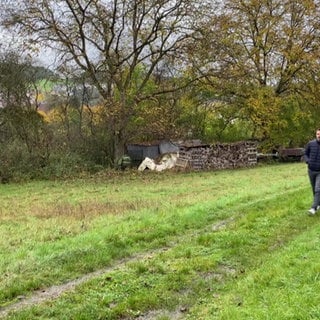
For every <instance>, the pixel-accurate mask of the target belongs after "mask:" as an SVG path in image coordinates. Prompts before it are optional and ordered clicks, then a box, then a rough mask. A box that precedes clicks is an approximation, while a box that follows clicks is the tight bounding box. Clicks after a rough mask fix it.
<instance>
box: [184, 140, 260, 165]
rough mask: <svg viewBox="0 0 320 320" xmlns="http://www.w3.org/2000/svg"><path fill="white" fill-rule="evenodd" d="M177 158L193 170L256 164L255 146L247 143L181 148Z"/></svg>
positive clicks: (252, 143)
mask: <svg viewBox="0 0 320 320" xmlns="http://www.w3.org/2000/svg"><path fill="white" fill-rule="evenodd" d="M179 154H180V155H179V157H181V160H182V159H183V161H184V163H185V167H188V168H190V169H195V170H205V169H232V168H241V167H248V166H251V165H254V164H256V163H257V152H256V144H255V143H254V142H249V141H241V142H236V143H223V144H222V143H217V144H214V145H198V146H192V147H182V148H180V151H179Z"/></svg>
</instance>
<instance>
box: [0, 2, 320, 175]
mask: <svg viewBox="0 0 320 320" xmlns="http://www.w3.org/2000/svg"><path fill="white" fill-rule="evenodd" d="M0 2H1V4H2V8H3V10H2V13H1V14H0V24H1V25H2V27H4V28H6V29H8V30H11V32H14V33H15V34H17V35H18V36H20V37H23V39H24V41H23V45H27V48H28V49H32V50H34V49H35V47H37V46H42V47H48V46H49V47H50V48H54V49H55V50H56V51H55V52H56V54H57V61H59V63H57V65H56V68H55V70H54V71H48V70H46V69H45V68H41V67H35V66H34V63H33V61H32V60H30V59H28V58H25V57H26V55H25V54H23V55H22V54H19V53H18V52H20V51H18V50H15V51H14V52H11V51H10V52H8V51H5V52H2V56H1V61H0V98H1V101H0V103H1V109H0V131H1V132H0V134H1V135H0V140H1V141H0V144H1V150H2V152H1V159H0V161H1V168H0V174H1V176H2V177H4V178H3V179H4V180H7V179H10V177H13V176H19V174H21V175H22V176H24V177H30V178H33V177H34V178H36V177H42V178H43V177H53V176H64V175H69V174H75V173H77V174H78V173H79V172H82V171H84V170H91V171H96V170H100V169H102V168H106V167H108V168H109V167H113V166H114V164H115V163H116V161H117V159H118V158H119V157H121V156H122V155H123V154H124V153H125V146H126V144H127V143H130V142H145V141H153V140H161V139H201V140H202V141H203V142H207V143H214V142H231V141H239V140H247V139H254V140H256V141H259V148H260V149H261V151H270V150H272V149H274V148H277V147H278V146H282V147H288V146H304V144H305V143H306V141H307V140H308V139H310V137H312V135H313V134H314V130H315V128H316V127H318V126H319V123H318V122H319V120H318V119H319V118H318V114H319V103H318V101H319V92H320V90H319V89H320V88H319V81H318V79H319V76H320V65H319V63H318V62H319V56H320V24H319V21H320V13H319V12H320V10H319V1H310V0H308V1H307V0H305V1H299V2H298V3H297V1H292V0H285V1H283V0H281V1H280V0H275V1H269V0H259V1H256V0H248V1H239V0H227V1H224V2H223V3H221V1H207V2H206V1H200V2H199V3H198V1H194V0H193V1H191V0H179V1H172V0H167V1H151V0H148V1H141V0H133V1H129V2H128V1H122V0H121V1H115V2H113V1H110V2H105V1H91V2H83V3H82V1H77V2H75V3H73V2H70V1H60V2H59V3H60V5H59V6H56V5H54V4H53V3H51V2H47V1H44V2H43V1H40V0H36V1H32V2H30V1H21V5H19V6H15V5H13V4H12V3H8V2H7V1H1V0H0ZM11 28H12V29H11ZM23 48H24V47H23ZM24 49H25V50H26V48H24Z"/></svg>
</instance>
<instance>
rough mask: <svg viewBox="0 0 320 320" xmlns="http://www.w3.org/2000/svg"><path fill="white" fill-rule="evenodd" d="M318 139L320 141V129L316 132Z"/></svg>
mask: <svg viewBox="0 0 320 320" xmlns="http://www.w3.org/2000/svg"><path fill="white" fill-rule="evenodd" d="M316 139H317V140H318V141H320V130H317V132H316Z"/></svg>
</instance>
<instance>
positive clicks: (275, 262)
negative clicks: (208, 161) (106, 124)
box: [0, 163, 320, 320]
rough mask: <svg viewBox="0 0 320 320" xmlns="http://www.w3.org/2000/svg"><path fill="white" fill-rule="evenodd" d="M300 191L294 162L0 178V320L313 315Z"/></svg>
mask: <svg viewBox="0 0 320 320" xmlns="http://www.w3.org/2000/svg"><path fill="white" fill-rule="evenodd" d="M311 200H312V199H311V188H310V186H309V181H308V177H307V172H306V166H305V164H303V163H290V164H273V165H265V166H257V167H253V168H248V169H239V170H226V171H210V172H185V173H182V172H165V173H154V172H143V173H141V172H137V171H126V172H124V173H119V172H115V173H110V172H106V173H103V174H101V173H100V174H98V175H95V176H92V177H88V178H82V179H74V180H69V181H33V182H28V183H23V184H3V185H0V203H1V207H0V234H1V237H0V318H1V319H59V320H60V319H66V320H67V319H83V320H84V319H86V320H88V319H92V320H93V319H94V320H97V319H158V320H164V319H168V320H169V319H194V320H199V319H226V320H227V319H228V320H229V319H231V320H232V319H237V320H238V319H245V320H248V319H252V320H253V319H254V320H259V319H272V320H276V319H279V320H280V319H281V320H283V319H296V320H298V319H301V320H308V319H319V318H320V306H319V303H318V301H319V299H320V259H319V255H320V237H319V235H320V212H319V214H318V215H315V216H314V217H309V216H308V215H307V214H306V210H307V209H308V208H309V206H310V203H311ZM72 284H73V285H72ZM46 294H47V296H45V295H46Z"/></svg>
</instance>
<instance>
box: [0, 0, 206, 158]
mask: <svg viewBox="0 0 320 320" xmlns="http://www.w3.org/2000/svg"><path fill="white" fill-rule="evenodd" d="M0 2H1V5H2V8H3V9H4V10H3V13H2V14H1V15H2V25H3V26H5V27H6V28H12V30H15V31H16V32H18V33H19V34H20V35H22V36H24V37H26V39H29V44H31V45H39V44H40V45H43V46H47V47H50V48H53V49H54V50H56V51H58V52H59V54H60V61H61V62H63V64H64V67H65V68H75V67H77V68H78V70H79V72H85V73H86V75H87V76H88V78H89V79H90V82H91V83H92V84H93V85H94V86H95V87H96V88H97V89H98V90H99V92H100V94H101V96H102V97H103V99H104V104H105V107H106V108H107V110H108V114H109V121H108V123H106V125H107V126H108V127H109V129H110V135H111V136H112V137H113V139H114V140H113V141H114V144H113V145H114V149H113V150H112V152H113V155H114V158H117V157H119V156H120V155H122V154H123V147H124V143H125V141H126V139H127V138H128V137H127V132H126V127H127V125H128V123H129V121H130V119H131V117H132V116H134V113H135V108H136V106H137V105H138V104H139V102H140V101H142V100H145V99H148V98H151V97H156V96H157V95H160V94H163V93H166V92H170V91H172V90H176V89H177V85H176V84H175V83H174V82H172V81H171V82H167V84H169V83H170V86H168V85H166V86H153V87H152V86H150V85H148V84H149V82H150V79H151V78H152V77H153V76H154V75H155V74H157V73H158V72H159V69H162V70H167V71H168V70H170V73H171V75H172V74H173V75H175V76H177V75H179V74H180V73H181V71H182V70H183V68H184V67H185V65H184V63H183V59H181V58H182V57H183V55H184V52H185V50H186V43H187V42H188V43H189V44H190V41H192V38H191V37H190V34H191V32H192V29H191V26H192V21H193V19H194V18H195V17H196V16H197V14H196V12H197V11H198V10H199V8H200V6H199V5H197V1H193V0H130V1H128V0H89V1H88V0H55V1H52V0H32V1H31V0H20V1H19V5H18V6H17V5H16V4H12V5H10V4H8V2H7V1H5V0H1V1H0ZM168 76H169V74H168Z"/></svg>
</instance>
